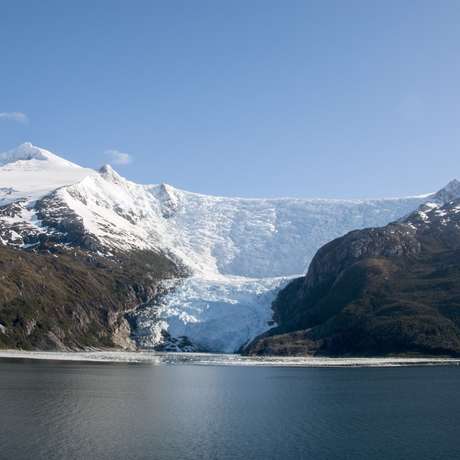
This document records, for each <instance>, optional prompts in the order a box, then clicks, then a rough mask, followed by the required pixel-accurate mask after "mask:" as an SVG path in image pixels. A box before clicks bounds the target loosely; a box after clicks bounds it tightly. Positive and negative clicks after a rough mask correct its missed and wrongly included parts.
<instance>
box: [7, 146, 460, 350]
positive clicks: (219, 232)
mask: <svg viewBox="0 0 460 460" xmlns="http://www.w3.org/2000/svg"><path fill="white" fill-rule="evenodd" d="M457 193H459V195H460V183H459V182H458V181H452V182H451V183H449V184H448V185H447V186H446V187H445V188H444V189H442V190H441V191H440V192H438V193H437V194H434V195H424V196H416V197H408V198H400V199H397V198H393V199H380V200H321V199H299V198H292V199H291V198H283V199H276V198H274V199H248V198H230V197H217V196H207V195H203V194H198V193H191V192H187V191H184V190H180V189H176V188H174V187H172V186H170V185H168V184H164V183H163V184H160V185H140V184H136V183H134V182H132V181H129V180H127V179H125V178H123V177H122V176H120V175H119V174H118V173H117V172H116V171H115V170H114V169H113V168H112V167H111V166H110V165H106V166H103V167H102V168H101V169H100V170H99V171H95V170H91V169H86V168H82V167H80V166H78V165H75V164H73V163H71V162H68V161H67V160H64V159H62V158H60V157H58V156H56V155H54V154H52V153H51V152H48V151H46V150H44V149H40V148H38V147H35V146H33V145H31V144H23V145H22V146H20V147H19V148H17V149H15V150H13V151H10V152H6V153H5V154H2V155H1V156H0V242H3V244H11V245H14V246H16V247H22V248H30V247H33V248H40V247H41V245H44V247H45V248H46V243H47V242H49V241H51V244H53V243H56V244H59V245H61V247H70V248H72V247H79V248H82V249H84V250H88V251H97V253H98V254H105V255H110V254H112V255H113V254H117V253H121V252H122V253H123V254H124V255H127V256H128V257H129V255H130V254H131V253H133V254H134V253H136V251H139V250H145V251H154V252H157V253H158V252H161V253H163V254H168V256H171V258H172V259H174V261H178V262H180V264H181V266H184V267H186V268H187V271H188V272H189V273H190V274H191V276H190V277H189V278H187V280H184V281H183V282H182V284H181V285H180V286H175V289H174V290H172V291H171V292H170V293H168V295H166V296H164V297H163V300H162V304H161V305H156V306H154V308H152V309H148V310H144V311H143V312H142V315H141V316H140V317H139V320H138V331H141V338H139V339H138V343H141V344H142V345H145V346H150V345H157V344H158V340H161V337H162V331H165V330H167V332H168V333H169V334H170V335H171V336H172V337H173V338H174V337H180V336H187V337H188V338H189V339H190V340H191V341H192V342H193V343H194V344H196V345H197V346H198V347H199V348H201V349H208V350H212V351H235V350H237V349H238V348H239V347H240V346H242V345H243V344H244V343H246V342H247V341H248V340H251V339H252V338H254V337H255V336H256V335H258V334H260V333H262V332H264V331H265V330H267V329H268V328H269V327H270V325H271V324H272V323H271V314H272V312H271V301H272V299H273V298H274V296H275V293H276V291H277V289H279V287H280V286H282V285H283V283H284V282H285V280H286V279H287V278H289V277H292V276H296V275H298V274H301V273H304V272H305V271H306V269H307V267H308V264H309V262H310V260H311V259H312V257H313V255H314V254H315V252H316V251H317V249H319V247H321V246H322V245H323V244H325V243H326V242H328V241H330V240H332V239H334V238H336V237H338V236H341V235H343V234H344V233H346V232H348V231H350V230H354V229H359V228H364V227H373V226H381V225H386V224H387V223H389V222H391V221H394V220H396V219H398V218H400V217H401V216H404V215H407V214H409V213H411V212H413V211H414V210H415V209H417V208H418V206H420V205H421V204H422V203H426V202H432V201H436V200H438V201H440V202H445V201H446V198H449V197H450V196H453V195H455V194H457ZM131 251H132V252H131Z"/></svg>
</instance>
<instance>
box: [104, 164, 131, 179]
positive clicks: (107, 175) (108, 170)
mask: <svg viewBox="0 0 460 460" xmlns="http://www.w3.org/2000/svg"><path fill="white" fill-rule="evenodd" d="M99 174H100V175H101V176H102V177H103V178H104V179H105V180H108V181H110V182H115V183H120V182H123V181H125V179H124V178H123V177H121V176H120V174H118V173H117V172H116V171H115V170H114V169H113V168H112V166H110V165H109V164H106V165H104V166H102V167H101V168H99Z"/></svg>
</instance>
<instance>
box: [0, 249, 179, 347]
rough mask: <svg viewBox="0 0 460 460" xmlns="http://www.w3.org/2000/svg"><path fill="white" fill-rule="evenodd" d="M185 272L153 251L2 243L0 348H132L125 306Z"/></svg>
mask: <svg viewBox="0 0 460 460" xmlns="http://www.w3.org/2000/svg"><path fill="white" fill-rule="evenodd" d="M181 275H182V273H181V271H180V269H178V268H177V266H176V265H175V264H174V263H173V262H172V261H170V260H169V259H168V258H167V257H165V256H163V255H161V254H156V253H153V252H151V251H144V252H143V251H138V252H131V253H129V257H128V256H126V255H123V254H121V255H119V256H117V257H110V258H109V257H100V256H96V255H91V254H89V253H87V252H83V251H81V250H68V249H67V250H63V249H61V250H60V249H59V248H54V249H53V250H52V251H51V252H50V251H46V252H29V251H25V250H20V249H12V248H7V247H5V246H0V277H1V282H0V348H23V349H42V350H44V349H59V350H66V349H71V350H76V349H82V348H91V347H98V348H101V347H122V348H132V347H133V343H132V342H131V339H130V327H129V324H128V321H127V320H126V319H125V313H126V312H128V311H130V310H131V309H133V308H134V307H136V306H138V305H139V304H143V303H147V302H150V301H152V300H153V299H155V298H156V297H157V296H158V295H160V294H161V287H160V281H161V280H164V279H168V278H175V277H180V276H181Z"/></svg>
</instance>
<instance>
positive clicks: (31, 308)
mask: <svg viewBox="0 0 460 460" xmlns="http://www.w3.org/2000/svg"><path fill="white" fill-rule="evenodd" d="M459 198H460V183H459V182H457V181H452V182H450V183H449V184H448V185H447V186H446V187H444V188H443V189H441V190H440V191H439V192H437V193H432V194H424V195H420V196H414V197H406V198H391V199H378V200H326V199H298V198H279V199H247V198H229V197H216V196H207V195H202V194H197V193H192V192H187V191H183V190H179V189H176V188H174V187H172V186H170V185H168V184H153V185H140V184H136V183H134V182H131V181H129V180H127V179H125V178H123V177H121V176H120V175H119V174H118V173H117V172H116V171H114V170H113V169H112V168H111V167H110V166H108V165H107V166H104V167H102V168H101V169H100V170H99V171H95V170H92V169H88V168H83V167H80V166H79V165H76V164H74V163H71V162H69V161H67V160H65V159H63V158H62V157H60V156H57V155H55V154H53V153H51V152H49V151H47V150H45V149H42V148H39V147H36V146H34V145H32V144H30V143H26V144H23V145H21V146H19V147H18V148H16V149H13V150H11V151H9V152H6V153H3V154H0V267H1V270H0V276H1V277H2V283H1V284H0V346H1V347H4V348H23V349H43V350H45V349H46V350H54V349H55V350H80V349H92V348H114V347H118V348H122V349H129V350H135V349H155V350H166V351H212V352H228V353H233V352H238V351H243V352H245V353H251V354H261V355H263V354H296V355H304V354H311V355H358V354H359V355H369V354H370V355H374V354H375V355H382V354H400V353H415V354H448V355H456V354H458V353H459V352H460V291H459V287H458V286H460V284H459V281H460V265H459V263H458V260H459V258H458V251H459V250H460V220H459V219H460V201H459ZM349 232H351V233H349ZM305 273H307V275H306V276H305Z"/></svg>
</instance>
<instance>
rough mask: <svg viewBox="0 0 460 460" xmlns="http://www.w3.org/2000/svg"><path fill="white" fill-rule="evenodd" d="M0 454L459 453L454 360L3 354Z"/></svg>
mask: <svg viewBox="0 0 460 460" xmlns="http://www.w3.org/2000/svg"><path fill="white" fill-rule="evenodd" d="M0 458H2V459H161V460H168V459H236V460H240V459H241V460H243V459H283V460H284V459H295V460H297V459H312V460H323V459H324V460H326V459H327V460H334V459H353V460H355V459H365V460H369V459H379V460H380V459H381V460H388V459H404V460H412V459H414V460H415V459H417V460H423V459H442V460H446V459H459V458H460V368H459V367H416V368H380V369H375V368H374V369H366V368H360V369H350V368H348V369H302V368H296V369H293V368H264V367H249V368H248V367H221V366H205V367H203V366H190V365H177V366H153V365H148V364H123V363H116V364H107V363H104V364H94V363H71V362H50V361H19V360H18V361H15V360H3V361H0Z"/></svg>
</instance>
